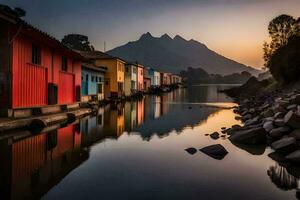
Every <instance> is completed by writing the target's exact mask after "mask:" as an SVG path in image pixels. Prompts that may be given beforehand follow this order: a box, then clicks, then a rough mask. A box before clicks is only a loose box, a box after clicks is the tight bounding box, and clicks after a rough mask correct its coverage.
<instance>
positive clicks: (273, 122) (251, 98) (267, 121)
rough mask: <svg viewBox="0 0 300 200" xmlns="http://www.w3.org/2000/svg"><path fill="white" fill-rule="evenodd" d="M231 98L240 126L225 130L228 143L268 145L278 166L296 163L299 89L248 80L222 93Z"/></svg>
mask: <svg viewBox="0 0 300 200" xmlns="http://www.w3.org/2000/svg"><path fill="white" fill-rule="evenodd" d="M224 92H225V93H227V94H228V95H229V96H231V97H233V98H235V100H236V101H237V102H238V104H239V106H237V107H236V108H235V110H234V112H236V113H238V114H239V115H240V117H238V118H239V119H240V120H242V122H243V124H244V126H241V127H240V126H235V127H232V128H230V129H227V130H226V132H227V133H228V134H229V135H230V137H229V139H230V141H231V142H232V143H235V144H242V145H268V146H270V147H271V148H272V149H273V150H274V152H273V153H271V154H269V156H270V157H271V158H272V159H274V160H276V161H278V162H280V163H289V162H293V163H300V145H299V141H300V89H299V87H298V84H294V85H289V86H278V85H275V84H274V83H273V82H272V81H271V80H270V79H268V80H263V81H257V80H256V79H255V78H252V79H250V80H249V81H248V82H247V83H246V84H244V85H243V86H240V87H238V88H233V89H229V90H226V91H224Z"/></svg>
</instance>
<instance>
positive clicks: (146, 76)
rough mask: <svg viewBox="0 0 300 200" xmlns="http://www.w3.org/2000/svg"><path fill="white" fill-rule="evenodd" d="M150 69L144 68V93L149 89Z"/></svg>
mask: <svg viewBox="0 0 300 200" xmlns="http://www.w3.org/2000/svg"><path fill="white" fill-rule="evenodd" d="M149 71H150V68H147V67H145V68H144V91H146V92H147V91H149V90H150V88H151V76H150V73H149Z"/></svg>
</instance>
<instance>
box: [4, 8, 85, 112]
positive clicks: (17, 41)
mask: <svg viewBox="0 0 300 200" xmlns="http://www.w3.org/2000/svg"><path fill="white" fill-rule="evenodd" d="M0 23H1V29H0V35H1V38H0V41H1V42H0V52H1V53H0V66H1V67H0V104H1V108H0V114H1V115H4V116H7V115H14V112H10V111H16V110H17V109H31V107H34V106H46V105H53V104H71V103H74V102H76V101H80V90H81V61H82V59H83V58H82V56H81V55H80V54H78V53H76V52H74V51H72V50H70V49H68V48H66V47H65V46H64V45H62V44H61V43H60V42H59V41H58V40H56V39H55V38H53V37H51V36H49V35H48V34H47V33H45V32H42V31H41V30H38V29H37V28H35V27H33V26H31V25H30V24H28V23H26V22H25V21H23V20H22V19H20V18H18V17H17V14H16V12H14V11H13V10H11V9H10V8H9V7H5V6H1V7H0ZM29 111H30V110H29Z"/></svg>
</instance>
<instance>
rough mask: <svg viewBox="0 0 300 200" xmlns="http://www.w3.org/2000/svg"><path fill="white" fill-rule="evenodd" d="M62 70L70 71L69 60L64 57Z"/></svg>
mask: <svg viewBox="0 0 300 200" xmlns="http://www.w3.org/2000/svg"><path fill="white" fill-rule="evenodd" d="M61 70H62V71H65V72H66V71H68V59H67V58H66V57H62V61H61Z"/></svg>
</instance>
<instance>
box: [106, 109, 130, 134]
mask: <svg viewBox="0 0 300 200" xmlns="http://www.w3.org/2000/svg"><path fill="white" fill-rule="evenodd" d="M124 130H125V118H124V107H123V106H122V105H118V106H116V108H113V107H110V106H106V107H105V114H104V131H105V135H106V136H108V137H112V138H118V137H119V136H121V135H122V134H123V132H124Z"/></svg>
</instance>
